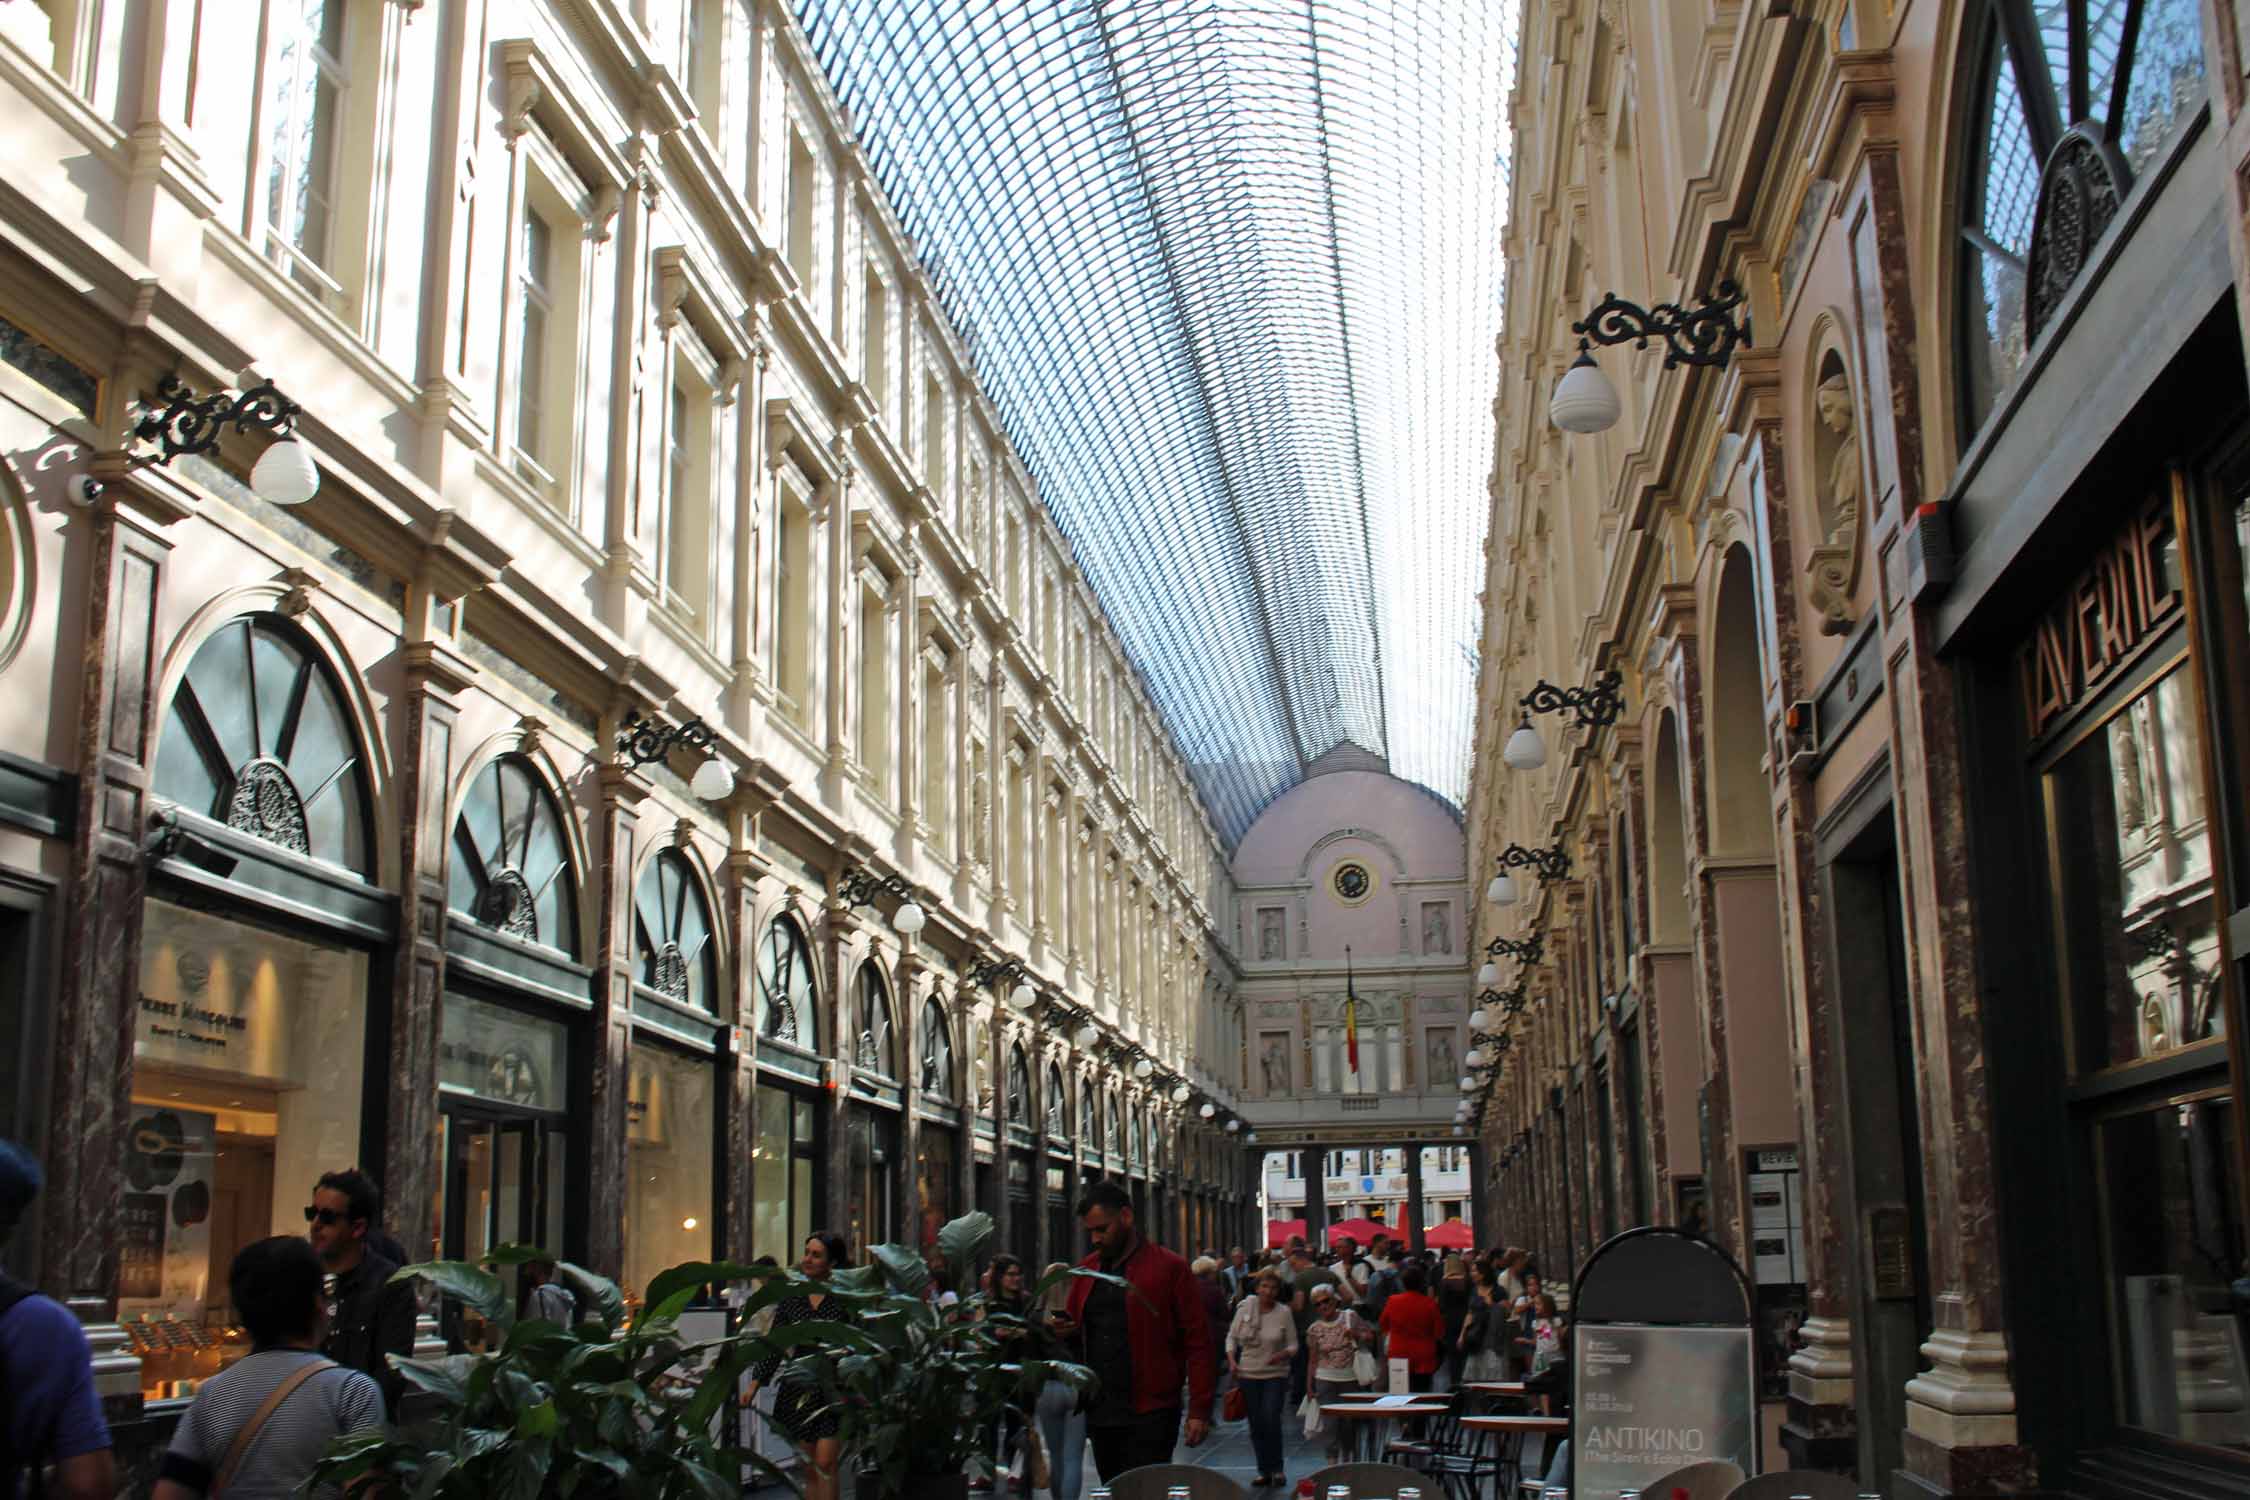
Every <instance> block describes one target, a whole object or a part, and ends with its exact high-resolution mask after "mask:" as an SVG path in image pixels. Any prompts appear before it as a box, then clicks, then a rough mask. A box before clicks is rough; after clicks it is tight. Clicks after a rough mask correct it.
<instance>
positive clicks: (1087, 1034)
mask: <svg viewBox="0 0 2250 1500" xmlns="http://www.w3.org/2000/svg"><path fill="white" fill-rule="evenodd" d="M1101 1034H1102V1033H1101V1028H1100V1027H1098V1026H1096V1025H1095V1024H1094V1023H1093V1022H1091V1021H1086V1022H1083V1023H1081V1024H1080V1026H1079V1028H1078V1029H1077V1030H1076V1031H1074V1032H1072V1033H1071V1037H1070V1039H1071V1040H1072V1041H1074V1042H1076V1043H1077V1044H1078V1045H1079V1046H1081V1047H1091V1046H1093V1045H1094V1041H1095V1039H1096V1038H1098V1037H1099V1036H1100V1035H1101Z"/></svg>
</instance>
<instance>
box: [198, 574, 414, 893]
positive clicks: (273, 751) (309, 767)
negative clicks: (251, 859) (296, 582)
mask: <svg viewBox="0 0 2250 1500" xmlns="http://www.w3.org/2000/svg"><path fill="white" fill-rule="evenodd" d="M156 795H157V796H159V797H162V798H164V799H165V800H166V801H168V802H176V803H178V804H179V805H180V806H181V807H184V808H187V809H190V810H191V811H194V812H198V813H201V814H203V815H205V816H206V817H210V818H215V819H217V820H218V821H219V822H222V823H224V824H226V825H227V826H228V827H229V828H233V829H238V830H239V831H241V832H243V833H247V834H249V835H251V836H252V837H254V838H261V839H264V840H265V841H266V842H267V843H269V844H278V845H280V846H281V847H282V848H284V849H288V850H292V851H294V852H295V853H298V854H303V855H308V856H310V857H311V858H313V859H317V860H321V861H323V862H324V863H327V864H332V865H341V866H342V867H343V868H345V869H347V870H351V871H354V872H356V873H357V874H359V875H360V876H362V877H366V876H368V875H370V874H372V873H373V864H374V861H373V859H372V857H371V845H370V843H369V838H368V827H367V800H368V799H367V768H366V762H365V760H364V759H363V758H362V756H361V754H360V748H359V737H358V735H357V734H356V733H354V731H353V728H352V721H351V715H350V714H349V713H348V712H347V711H346V710H345V707H344V695H343V692H342V690H341V689H340V688H339V687H338V686H337V683H336V678H335V676H334V674H333V673H331V672H330V671H329V670H328V668H327V666H326V665H325V664H324V663H322V661H321V660H320V658H319V657H318V656H317V655H316V654H315V653H314V652H313V651H312V649H311V648H310V646H308V645H307V644H306V642H305V641H304V639H303V637H302V636H301V635H299V634H298V632H297V629H296V627H295V626H293V625H290V624H288V623H287V622H285V621H282V620H278V619H275V618H272V617H270V616H244V617H243V618H241V619H238V620H229V621H228V622H227V623H226V624H224V625H222V626H220V627H219V629H218V630H217V631H216V632H215V633H214V634H213V635H212V636H211V638H210V639H209V640H207V641H205V642H204V643H203V645H202V646H201V647H200V648H198V649H197V651H196V653H195V659H194V660H192V661H190V662H189V663H188V669H187V675H186V677H184V678H183V679H182V680H181V682H180V688H179V691H178V692H176V693H174V694H173V695H172V706H171V708H170V710H169V711H168V712H167V713H166V715H165V718H164V739H163V747H162V748H161V749H160V750H159V751H158V752H157V756H156Z"/></svg>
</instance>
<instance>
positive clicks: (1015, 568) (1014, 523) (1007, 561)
mask: <svg viewBox="0 0 2250 1500" xmlns="http://www.w3.org/2000/svg"><path fill="white" fill-rule="evenodd" d="M1000 571H1001V587H1000V593H1001V597H1002V598H1004V599H1006V600H1007V602H1008V613H1009V614H1011V615H1014V616H1016V617H1018V618H1019V619H1020V618H1021V617H1022V614H1023V576H1022V575H1023V523H1022V522H1021V521H1020V520H1018V519H1017V516H1016V508H1015V507H1014V506H1013V505H1010V506H1009V507H1008V545H1007V546H1006V548H1005V549H1003V551H1002V553H1001V556H1000Z"/></svg>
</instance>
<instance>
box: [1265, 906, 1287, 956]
mask: <svg viewBox="0 0 2250 1500" xmlns="http://www.w3.org/2000/svg"><path fill="white" fill-rule="evenodd" d="M1286 947H1287V943H1286V937H1285V932H1284V918H1283V913H1282V909H1281V908H1280V907H1278V906H1261V907H1259V908H1258V958H1259V960H1260V961H1261V962H1271V961H1273V960H1276V959H1281V958H1286V957H1287V956H1288V954H1287V951H1286Z"/></svg>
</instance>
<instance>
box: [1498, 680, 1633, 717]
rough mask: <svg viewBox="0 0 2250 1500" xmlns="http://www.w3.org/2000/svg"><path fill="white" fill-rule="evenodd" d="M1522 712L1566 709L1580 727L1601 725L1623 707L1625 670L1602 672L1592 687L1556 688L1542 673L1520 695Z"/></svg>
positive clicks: (1530, 712) (1548, 712) (1528, 714)
mask: <svg viewBox="0 0 2250 1500" xmlns="http://www.w3.org/2000/svg"><path fill="white" fill-rule="evenodd" d="M1522 703H1523V711H1524V716H1525V717H1526V718H1529V717H1530V716H1531V715H1533V714H1552V713H1563V712H1569V713H1572V714H1575V715H1577V718H1578V723H1579V725H1580V726H1581V727H1582V728H1586V729H1601V728H1605V727H1606V726H1608V725H1611V724H1614V723H1616V722H1617V716H1618V715H1619V714H1621V713H1623V712H1624V711H1625V674H1624V673H1622V672H1604V673H1603V674H1602V675H1601V676H1599V677H1597V678H1595V679H1594V683H1593V686H1591V687H1582V688H1579V687H1571V688H1559V687H1556V686H1555V685H1554V684H1553V683H1551V682H1549V681H1548V680H1547V679H1546V678H1544V677H1542V678H1540V679H1539V680H1538V681H1537V682H1535V683H1533V684H1532V687H1531V691H1530V692H1528V693H1526V694H1524V695H1523V698H1522Z"/></svg>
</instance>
